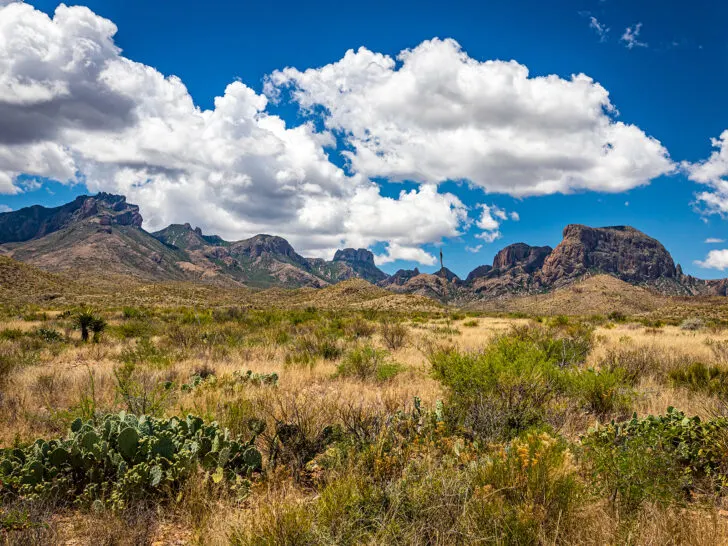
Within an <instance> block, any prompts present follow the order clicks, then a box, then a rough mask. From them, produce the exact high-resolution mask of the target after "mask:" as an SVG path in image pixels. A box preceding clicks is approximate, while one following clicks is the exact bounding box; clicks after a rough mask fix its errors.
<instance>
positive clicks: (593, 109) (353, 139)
mask: <svg viewBox="0 0 728 546" xmlns="http://www.w3.org/2000/svg"><path fill="white" fill-rule="evenodd" d="M266 90H267V93H268V95H269V96H271V97H274V98H276V99H280V98H285V97H286V96H287V95H288V94H289V95H290V97H291V99H292V100H294V101H296V102H297V103H298V104H299V105H300V107H301V108H302V109H303V111H304V112H309V113H311V114H312V115H314V112H317V113H318V112H320V111H321V110H322V108H321V107H323V110H324V111H325V114H324V122H325V125H326V127H327V128H328V129H330V130H333V131H336V132H338V133H339V134H341V135H342V137H343V138H344V139H345V140H346V142H347V143H348V144H349V145H350V146H351V147H352V150H351V151H349V152H346V156H347V158H348V160H349V162H350V165H351V168H352V169H353V170H354V171H355V172H358V173H360V174H362V175H364V176H368V177H377V176H378V177H387V178H389V179H391V180H413V181H418V182H429V183H439V182H442V181H444V180H468V181H470V182H471V183H472V184H474V185H476V186H479V187H481V188H483V189H484V190H486V191H488V192H498V193H507V194H510V195H514V196H527V195H546V194H553V193H569V192H573V191H578V190H596V191H605V192H621V191H624V190H628V189H630V188H634V187H636V186H640V185H643V184H647V183H648V182H649V181H650V180H651V179H653V178H655V177H657V176H660V175H662V174H666V173H669V172H671V171H672V170H673V164H672V161H671V160H670V158H669V156H668V153H667V150H666V149H665V148H664V147H663V146H662V145H661V144H660V142H659V141H657V140H656V139H654V138H651V137H649V136H647V135H646V134H645V133H644V132H643V131H642V130H641V129H640V128H638V127H636V126H634V125H629V124H627V123H624V122H621V121H617V120H616V119H615V118H616V115H617V111H616V109H615V107H614V106H613V105H612V103H611V102H610V100H609V93H608V92H607V90H606V89H605V88H604V87H602V86H601V85H600V84H598V83H596V82H595V81H594V80H592V79H591V78H590V77H588V76H586V75H584V74H577V75H574V76H572V77H571V78H570V79H562V78H560V77H558V76H554V75H551V76H542V77H531V76H530V75H529V72H528V68H527V67H525V66H524V65H522V64H519V63H517V62H515V61H509V62H505V61H485V62H481V61H478V60H475V59H473V58H471V57H469V56H468V55H467V53H465V52H464V51H463V50H462V49H461V48H460V45H459V44H458V43H457V42H455V41H454V40H439V39H433V40H428V41H425V42H422V43H421V44H420V45H418V46H417V47H415V48H414V49H411V50H405V51H402V52H401V53H400V54H399V55H398V56H397V58H396V59H394V58H392V57H390V56H388V55H383V54H381V53H375V52H373V51H370V50H368V49H366V48H364V47H362V48H359V50H358V51H353V50H350V51H348V52H347V53H346V55H344V57H343V58H342V59H340V60H339V61H336V62H335V63H332V64H329V65H326V66H323V67H320V68H311V69H307V70H298V69H295V68H286V69H283V70H279V71H276V72H274V73H273V74H272V75H271V76H270V78H269V80H268V82H267V85H266Z"/></svg>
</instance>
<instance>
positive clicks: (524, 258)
mask: <svg viewBox="0 0 728 546" xmlns="http://www.w3.org/2000/svg"><path fill="white" fill-rule="evenodd" d="M552 250H553V249H552V248H551V247H550V246H531V245H527V244H526V243H515V244H512V245H508V246H507V247H505V248H504V249H502V250H501V251H500V252H498V254H496V255H495V258H493V270H500V271H505V270H509V269H513V268H515V267H521V268H523V270H524V271H525V272H526V273H532V272H533V271H536V270H537V269H540V268H541V266H542V265H543V263H544V260H546V257H547V256H548V255H549V254H551V252H552Z"/></svg>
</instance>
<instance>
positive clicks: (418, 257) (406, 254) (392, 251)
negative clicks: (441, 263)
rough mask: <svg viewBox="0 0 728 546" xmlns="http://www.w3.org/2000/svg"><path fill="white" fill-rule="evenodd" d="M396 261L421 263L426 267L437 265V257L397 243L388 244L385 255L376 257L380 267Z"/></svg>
mask: <svg viewBox="0 0 728 546" xmlns="http://www.w3.org/2000/svg"><path fill="white" fill-rule="evenodd" d="M395 260H406V261H412V262H419V263H421V264H424V265H435V263H437V260H436V259H435V257H434V256H433V255H432V254H430V253H428V252H426V251H424V250H423V249H421V248H418V247H413V246H400V245H398V244H397V243H390V244H388V245H387V249H386V252H385V253H384V254H379V255H376V256H375V257H374V261H375V262H376V263H377V264H378V265H383V264H387V263H390V262H393V261H395Z"/></svg>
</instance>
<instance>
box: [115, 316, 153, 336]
mask: <svg viewBox="0 0 728 546" xmlns="http://www.w3.org/2000/svg"><path fill="white" fill-rule="evenodd" d="M114 332H115V333H116V334H117V335H118V336H119V337H120V338H122V339H132V338H139V337H151V336H152V335H154V333H155V331H154V327H153V325H152V323H151V322H149V321H148V320H146V319H137V318H133V319H129V320H126V321H124V322H122V323H121V324H119V325H118V326H115V327H114Z"/></svg>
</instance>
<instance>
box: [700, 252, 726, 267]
mask: <svg viewBox="0 0 728 546" xmlns="http://www.w3.org/2000/svg"><path fill="white" fill-rule="evenodd" d="M695 263H696V264H697V265H699V266H700V267H704V268H706V269H720V270H721V271H723V270H725V269H727V268H728V249H724V250H711V251H710V252H708V255H707V256H706V258H705V260H703V261H702V262H701V261H696V262H695Z"/></svg>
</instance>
